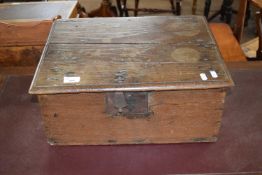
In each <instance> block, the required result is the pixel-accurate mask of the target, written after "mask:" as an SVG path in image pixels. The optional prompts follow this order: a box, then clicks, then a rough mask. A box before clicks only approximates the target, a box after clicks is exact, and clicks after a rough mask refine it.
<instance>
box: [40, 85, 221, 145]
mask: <svg viewBox="0 0 262 175" xmlns="http://www.w3.org/2000/svg"><path fill="white" fill-rule="evenodd" d="M224 97H225V92H224V91H223V90H220V89H214V90H193V91H190V90H188V91H162V92H160V91H158V92H150V93H149V110H150V111H151V113H150V115H149V116H148V115H147V116H144V117H127V116H112V115H109V114H107V113H106V94H105V93H83V94H60V95H41V96H39V99H40V104H41V109H42V114H43V121H44V127H45V131H46V134H47V137H48V141H49V143H50V144H55V145H56V144H57V145H100V144H101V145H107V144H142V143H180V142H210V141H216V136H217V133H218V130H219V127H220V121H221V115H222V111H223V103H224Z"/></svg>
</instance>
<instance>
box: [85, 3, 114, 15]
mask: <svg viewBox="0 0 262 175" xmlns="http://www.w3.org/2000/svg"><path fill="white" fill-rule="evenodd" d="M116 16H118V15H117V10H116V8H115V7H114V6H112V3H111V0H102V2H101V5H100V7H99V8H98V9H95V10H93V11H91V12H90V13H88V17H116Z"/></svg>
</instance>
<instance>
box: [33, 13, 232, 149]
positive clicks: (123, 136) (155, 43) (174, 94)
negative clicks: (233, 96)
mask: <svg viewBox="0 0 262 175" xmlns="http://www.w3.org/2000/svg"><path fill="white" fill-rule="evenodd" d="M94 28H95V29H96V30H93V29H94ZM134 31H135V32H134ZM65 43H66V44H65ZM61 51H63V52H61ZM232 85H233V82H232V79H231V77H230V74H229V73H228V71H227V69H226V67H225V65H224V62H223V59H222V58H221V57H220V54H219V51H218V48H217V45H216V42H215V41H214V38H213V37H212V34H211V32H210V30H209V28H208V25H207V24H206V20H205V19H204V17H200V16H183V17H174V16H158V17H140V18H97V19H92V18H88V19H85V20H78V19H74V20H68V21H67V20H64V21H61V20H58V21H56V22H55V24H54V26H53V28H52V31H51V33H50V37H49V39H48V42H47V46H46V49H45V51H44V53H43V56H42V58H41V61H40V64H39V65H38V68H37V71H36V73H35V76H34V79H33V82H32V84H31V87H30V90H29V92H30V93H31V94H36V95H38V97H39V100H40V106H41V110H42V115H43V118H42V119H43V121H44V125H45V127H44V128H45V131H46V134H47V138H48V139H49V143H50V144H55V145H82V144H87V145H97V144H103V145H104V144H142V143H143V144H146V143H179V142H214V141H216V139H217V134H218V132H219V128H220V123H221V116H222V112H223V103H224V98H225V95H226V89H227V88H228V87H231V86H232Z"/></svg>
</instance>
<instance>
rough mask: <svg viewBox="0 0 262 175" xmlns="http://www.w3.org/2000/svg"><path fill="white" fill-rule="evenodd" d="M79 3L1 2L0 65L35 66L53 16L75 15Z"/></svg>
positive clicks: (65, 16)
mask: <svg viewBox="0 0 262 175" xmlns="http://www.w3.org/2000/svg"><path fill="white" fill-rule="evenodd" d="M76 6H77V2H76V1H59V2H30V3H4V4H0V67H1V68H10V69H11V68H14V69H17V67H22V68H25V67H36V65H37V63H38V61H39V59H40V57H41V53H42V50H43V48H44V45H45V43H46V40H47V37H48V34H49V31H50V29H51V26H52V22H53V19H54V18H56V17H58V16H60V17H61V18H71V17H76V16H77V9H76ZM0 73H1V72H0Z"/></svg>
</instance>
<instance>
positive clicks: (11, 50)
mask: <svg viewBox="0 0 262 175" xmlns="http://www.w3.org/2000/svg"><path fill="white" fill-rule="evenodd" d="M43 47H44V46H19V47H0V66H35V67H36V66H37V64H38V61H39V59H40V57H41V53H42V50H43Z"/></svg>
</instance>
